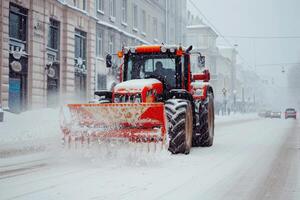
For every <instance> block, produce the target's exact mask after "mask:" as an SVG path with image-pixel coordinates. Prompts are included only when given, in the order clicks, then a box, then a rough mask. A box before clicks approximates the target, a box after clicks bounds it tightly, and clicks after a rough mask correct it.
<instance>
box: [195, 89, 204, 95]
mask: <svg viewBox="0 0 300 200" xmlns="http://www.w3.org/2000/svg"><path fill="white" fill-rule="evenodd" d="M195 95H196V96H202V95H203V91H202V89H197V90H196V91H195Z"/></svg>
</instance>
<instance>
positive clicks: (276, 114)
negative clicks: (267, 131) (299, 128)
mask: <svg viewBox="0 0 300 200" xmlns="http://www.w3.org/2000/svg"><path fill="white" fill-rule="evenodd" d="M270 118H281V112H278V111H272V112H271V116H270Z"/></svg>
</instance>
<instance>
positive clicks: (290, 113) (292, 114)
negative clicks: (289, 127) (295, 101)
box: [285, 108, 297, 119]
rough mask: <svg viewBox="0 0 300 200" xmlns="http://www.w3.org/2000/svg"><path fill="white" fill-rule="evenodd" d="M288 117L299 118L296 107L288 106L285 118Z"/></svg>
mask: <svg viewBox="0 0 300 200" xmlns="http://www.w3.org/2000/svg"><path fill="white" fill-rule="evenodd" d="M288 118H294V119H296V118H297V112H296V110H295V108H287V109H286V110H285V119H288Z"/></svg>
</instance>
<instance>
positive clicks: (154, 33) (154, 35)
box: [153, 17, 158, 39]
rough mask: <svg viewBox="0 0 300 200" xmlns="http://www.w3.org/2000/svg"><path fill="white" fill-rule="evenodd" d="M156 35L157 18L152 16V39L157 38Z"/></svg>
mask: <svg viewBox="0 0 300 200" xmlns="http://www.w3.org/2000/svg"><path fill="white" fill-rule="evenodd" d="M157 36H158V30H157V18H156V17H153V37H154V39H157Z"/></svg>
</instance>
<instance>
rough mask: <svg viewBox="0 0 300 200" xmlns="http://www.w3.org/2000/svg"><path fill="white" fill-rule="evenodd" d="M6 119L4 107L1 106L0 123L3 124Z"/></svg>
mask: <svg viewBox="0 0 300 200" xmlns="http://www.w3.org/2000/svg"><path fill="white" fill-rule="evenodd" d="M3 119H4V111H3V109H2V105H1V104H0V122H3Z"/></svg>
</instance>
